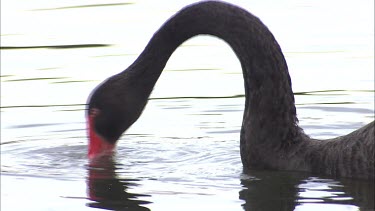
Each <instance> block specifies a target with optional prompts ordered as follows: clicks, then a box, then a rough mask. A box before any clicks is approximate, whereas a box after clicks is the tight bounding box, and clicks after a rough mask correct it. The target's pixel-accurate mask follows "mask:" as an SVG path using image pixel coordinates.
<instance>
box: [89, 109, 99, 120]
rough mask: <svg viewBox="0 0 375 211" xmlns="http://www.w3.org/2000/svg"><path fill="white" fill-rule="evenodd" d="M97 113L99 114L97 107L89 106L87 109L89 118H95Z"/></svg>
mask: <svg viewBox="0 0 375 211" xmlns="http://www.w3.org/2000/svg"><path fill="white" fill-rule="evenodd" d="M99 114H100V110H99V109H97V108H90V110H89V116H90V117H91V118H95V117H97V116H98V115H99Z"/></svg>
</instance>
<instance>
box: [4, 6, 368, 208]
mask: <svg viewBox="0 0 375 211" xmlns="http://www.w3.org/2000/svg"><path fill="white" fill-rule="evenodd" d="M191 2H192V1H187V0H186V1H178V2H170V1H132V2H123V3H119V2H108V1H105V2H104V1H95V2H93V1H79V2H77V1H64V2H61V1H49V2H45V1H33V2H32V3H28V2H24V1H22V2H21V1H10V0H6V1H2V7H1V9H2V11H1V13H2V19H1V46H2V49H1V199H2V201H1V208H2V210H92V208H103V209H113V210H148V209H151V210H243V209H246V210H294V209H295V210H316V209H320V210H358V209H361V210H374V189H373V187H374V183H373V182H370V181H359V180H350V179H334V178H330V177H321V176H319V175H312V174H309V173H296V172H275V171H251V172H249V173H246V174H245V173H243V172H242V164H241V161H240V156H239V131H240V127H241V119H242V111H243V105H244V91H243V85H242V84H243V80H242V75H241V69H240V65H239V62H238V61H237V59H236V57H235V55H234V54H233V52H232V51H231V50H230V48H229V47H228V46H227V45H226V44H225V43H223V42H222V41H220V40H218V39H215V38H211V37H207V36H202V37H197V38H194V39H191V40H189V41H188V42H186V43H184V44H183V46H181V47H180V48H179V49H178V50H177V51H176V52H175V53H174V55H173V56H172V57H171V59H170V61H169V62H168V64H167V67H166V70H165V71H164V72H163V74H162V76H161V78H160V80H159V82H158V83H157V85H156V87H155V90H154V92H153V93H152V96H151V100H150V101H149V103H148V105H147V107H146V110H145V111H144V113H143V115H142V117H141V118H140V119H139V120H138V121H137V122H136V124H135V125H134V126H132V127H131V128H130V129H129V130H128V131H127V133H126V135H124V136H123V137H122V138H121V141H120V142H119V145H118V150H117V155H116V156H115V157H114V158H112V159H109V158H103V160H102V161H100V162H97V163H91V164H89V163H88V161H87V159H86V151H87V149H86V147H87V146H86V145H87V138H86V132H85V127H86V126H85V119H84V109H85V103H86V99H87V97H88V95H89V93H90V92H91V90H92V89H93V88H94V87H95V86H96V85H97V84H99V83H100V82H101V81H102V80H103V79H105V78H106V77H108V76H110V75H113V74H115V73H117V72H119V71H121V70H123V69H125V68H126V67H127V66H128V65H130V64H131V63H132V62H133V61H134V59H135V58H136V57H137V55H138V54H139V53H140V52H141V50H142V49H143V48H144V46H145V45H146V43H147V41H148V40H149V38H150V37H151V36H152V34H153V33H154V31H155V30H156V29H157V28H158V27H159V26H160V25H161V24H162V23H163V22H164V21H165V20H166V19H167V18H169V17H170V16H171V15H172V14H174V13H175V12H176V11H177V10H179V9H180V8H181V7H183V6H184V5H187V4H189V3H191ZM232 2H233V3H236V4H238V5H241V6H242V7H244V8H246V9H248V10H249V11H251V12H252V13H254V14H256V15H257V16H259V17H260V18H261V19H262V20H263V22H264V23H266V25H267V26H268V27H269V28H270V30H271V31H272V32H273V33H274V35H275V37H276V39H277V40H278V41H279V43H280V45H281V47H282V49H283V51H284V53H285V56H286V59H287V62H288V65H289V69H290V74H291V78H292V81H293V89H294V92H295V97H296V104H297V110H298V116H299V119H300V125H301V126H302V127H303V128H304V129H305V132H306V133H308V134H309V135H311V136H313V137H314V138H330V137H335V136H338V135H343V134H346V133H348V132H350V131H352V130H354V129H357V128H359V127H361V126H363V125H365V124H366V123H368V122H370V121H372V120H373V119H374V88H373V87H374V33H373V32H374V20H373V15H374V2H373V1H371V0H366V1H360V2H358V1H351V0H348V1H344V2H343V1H329V2H327V1H314V2H311V1H286V0H285V1H278V2H277V3H275V2H271V1H232ZM348 14H350V15H348Z"/></svg>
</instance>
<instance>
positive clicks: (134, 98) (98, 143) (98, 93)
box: [86, 74, 148, 159]
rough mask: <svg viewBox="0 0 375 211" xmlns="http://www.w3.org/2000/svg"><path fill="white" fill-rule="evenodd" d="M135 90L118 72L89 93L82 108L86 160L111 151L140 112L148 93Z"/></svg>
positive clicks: (129, 81) (133, 84)
mask: <svg viewBox="0 0 375 211" xmlns="http://www.w3.org/2000/svg"><path fill="white" fill-rule="evenodd" d="M139 90H140V89H137V85H136V84H135V83H133V82H131V80H128V79H127V77H124V76H122V75H120V74H119V75H116V76H113V77H111V78H109V79H107V80H106V81H104V82H103V83H102V84H100V85H99V86H98V87H97V88H96V89H94V91H93V92H92V93H91V95H90V97H89V100H88V105H87V110H86V118H87V132H88V138H89V144H88V157H89V158H90V159H93V158H95V157H100V156H102V155H111V154H113V151H114V149H115V146H116V142H117V140H118V139H119V138H120V137H121V135H122V134H123V133H124V132H125V131H126V130H127V129H128V128H129V127H130V126H131V125H132V124H133V123H134V122H135V121H136V120H137V119H138V117H139V116H140V115H141V113H142V111H143V108H144V107H145V105H146V103H147V98H148V96H147V97H142V96H144V95H142V92H141V93H140V91H139Z"/></svg>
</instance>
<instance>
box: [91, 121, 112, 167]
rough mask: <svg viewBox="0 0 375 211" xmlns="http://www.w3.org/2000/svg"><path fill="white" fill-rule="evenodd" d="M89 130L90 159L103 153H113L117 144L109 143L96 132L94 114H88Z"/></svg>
mask: <svg viewBox="0 0 375 211" xmlns="http://www.w3.org/2000/svg"><path fill="white" fill-rule="evenodd" d="M87 131H88V136H89V145H88V148H89V149H88V157H89V159H90V160H92V159H94V158H96V157H101V156H103V155H107V156H108V155H112V154H113V150H114V149H115V146H116V145H115V144H112V143H109V142H108V141H107V140H105V139H104V138H103V137H101V136H100V135H98V134H97V133H96V132H95V129H94V116H93V115H89V116H88V119H87Z"/></svg>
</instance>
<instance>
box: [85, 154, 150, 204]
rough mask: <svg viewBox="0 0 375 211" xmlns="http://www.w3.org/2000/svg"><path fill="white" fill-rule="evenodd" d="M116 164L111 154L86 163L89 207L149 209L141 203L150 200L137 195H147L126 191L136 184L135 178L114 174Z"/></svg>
mask: <svg viewBox="0 0 375 211" xmlns="http://www.w3.org/2000/svg"><path fill="white" fill-rule="evenodd" d="M116 169H117V168H116V164H115V162H114V160H113V157H112V156H103V157H98V158H97V159H95V160H91V161H90V164H89V165H88V177H87V194H88V198H89V199H90V200H91V201H92V202H90V203H88V204H87V206H89V207H93V208H102V209H107V210H142V211H143V210H149V209H148V208H146V207H143V206H142V205H144V204H148V203H151V202H148V201H144V200H139V199H138V197H147V196H149V195H144V194H135V193H130V192H128V188H129V187H131V186H137V183H136V182H137V181H139V180H136V179H120V178H118V177H117V175H116Z"/></svg>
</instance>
